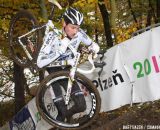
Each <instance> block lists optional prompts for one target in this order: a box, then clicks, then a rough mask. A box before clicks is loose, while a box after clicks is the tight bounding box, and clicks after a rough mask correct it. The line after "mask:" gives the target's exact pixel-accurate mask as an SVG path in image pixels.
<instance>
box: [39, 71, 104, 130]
mask: <svg viewBox="0 0 160 130" xmlns="http://www.w3.org/2000/svg"><path fill="white" fill-rule="evenodd" d="M68 77H69V72H68V71H60V72H57V73H52V74H50V75H49V76H47V77H46V78H45V79H44V80H43V81H42V82H41V84H40V85H39V87H38V90H37V95H36V105H37V108H38V111H39V113H40V115H41V116H42V118H43V119H44V120H46V121H47V122H48V123H50V124H51V125H52V126H56V127H59V128H62V129H81V128H84V127H87V126H88V125H90V124H91V123H93V121H94V120H95V119H96V118H97V116H98V114H99V112H100V107H101V98H100V95H99V92H98V90H97V89H96V87H95V86H94V85H93V83H92V82H91V81H90V80H89V79H88V78H86V77H84V76H83V75H82V74H80V73H76V75H75V81H74V82H77V84H78V85H79V87H80V89H81V91H82V92H83V94H84V98H85V102H86V109H85V111H83V112H79V113H76V114H74V115H73V116H72V117H71V119H72V120H65V121H63V122H61V121H58V120H56V117H57V115H58V111H57V108H56V106H55V104H54V102H53V99H52V97H53V92H51V87H52V85H53V84H54V83H55V82H60V81H62V80H66V79H67V80H68ZM51 84H52V85H51ZM57 87H61V86H57ZM65 94H66V92H65V90H63V96H64V95H65ZM79 103H80V102H79ZM73 105H74V101H73V99H72V98H70V101H69V104H68V105H67V108H68V109H69V108H71V107H72V106H73ZM77 109H78V108H77Z"/></svg>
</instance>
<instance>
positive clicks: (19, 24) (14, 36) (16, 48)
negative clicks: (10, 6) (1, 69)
mask: <svg viewBox="0 0 160 130" xmlns="http://www.w3.org/2000/svg"><path fill="white" fill-rule="evenodd" d="M37 25H38V22H37V20H36V18H35V17H34V16H33V14H31V13H30V12H29V11H27V10H21V11H19V12H18V13H17V14H16V15H15V16H14V17H13V18H12V19H11V22H10V28H9V36H8V37H9V51H10V55H11V58H12V59H13V60H14V62H16V63H17V64H18V65H20V66H23V67H28V66H29V65H30V63H31V62H30V61H31V60H29V58H28V56H27V55H26V53H25V52H24V50H23V48H22V46H21V45H20V43H19V41H18V37H19V36H22V35H24V34H26V33H27V32H29V31H31V30H32V29H33V28H34V27H36V26H37ZM39 35H40V33H39V31H35V32H33V33H32V34H31V35H29V36H27V37H25V38H24V45H25V46H26V49H27V50H28V52H29V54H30V55H31V56H32V58H33V60H35V59H36V56H37V51H38V42H39V38H40V36H39ZM26 39H29V40H30V41H31V42H30V43H29V42H27V40H26Z"/></svg>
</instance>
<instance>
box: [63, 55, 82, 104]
mask: <svg viewBox="0 0 160 130" xmlns="http://www.w3.org/2000/svg"><path fill="white" fill-rule="evenodd" d="M79 58H80V53H77V54H76V55H75V58H74V65H73V66H72V68H71V70H70V73H69V78H68V85H67V92H66V95H65V104H66V105H68V102H69V99H70V95H71V91H72V86H73V82H74V76H75V73H76V69H77V65H78V61H79Z"/></svg>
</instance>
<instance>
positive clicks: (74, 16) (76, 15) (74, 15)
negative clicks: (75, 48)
mask: <svg viewBox="0 0 160 130" xmlns="http://www.w3.org/2000/svg"><path fill="white" fill-rule="evenodd" d="M63 18H64V21H65V22H66V23H67V24H68V23H71V24H74V25H81V24H82V22H83V14H82V13H80V12H79V11H78V10H77V9H75V8H72V7H70V8H68V9H67V10H66V11H65V13H64V14H63Z"/></svg>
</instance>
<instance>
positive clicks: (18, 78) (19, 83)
mask: <svg viewBox="0 0 160 130" xmlns="http://www.w3.org/2000/svg"><path fill="white" fill-rule="evenodd" d="M23 70H24V69H23V68H22V67H20V66H19V65H17V64H16V63H14V72H13V77H14V82H15V113H17V112H18V111H19V110H20V109H21V108H22V107H23V106H24V105H25V96H24V84H25V80H24V73H23Z"/></svg>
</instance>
